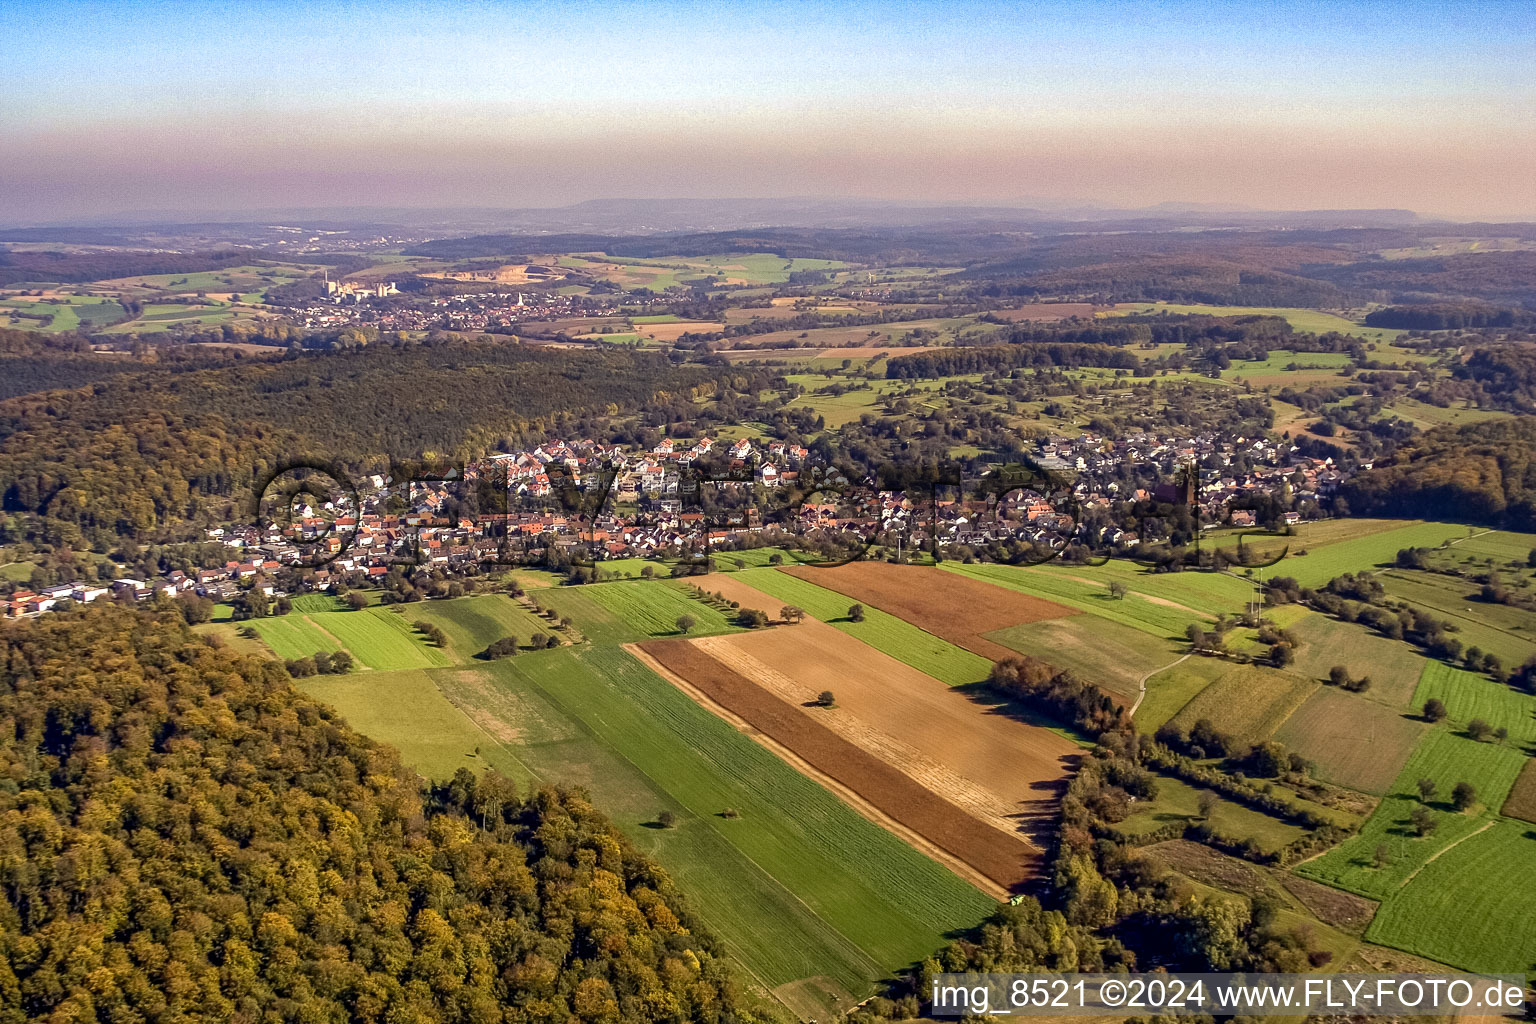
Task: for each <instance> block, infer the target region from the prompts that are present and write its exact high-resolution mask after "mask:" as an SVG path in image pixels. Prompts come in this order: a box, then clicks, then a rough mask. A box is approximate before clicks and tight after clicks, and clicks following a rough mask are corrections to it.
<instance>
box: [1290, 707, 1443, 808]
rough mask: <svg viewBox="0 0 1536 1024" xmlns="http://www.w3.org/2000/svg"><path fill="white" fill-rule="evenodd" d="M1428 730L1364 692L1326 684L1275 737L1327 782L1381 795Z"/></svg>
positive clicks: (1297, 710)
mask: <svg viewBox="0 0 1536 1024" xmlns="http://www.w3.org/2000/svg"><path fill="white" fill-rule="evenodd" d="M1424 730H1425V726H1424V725H1423V723H1421V722H1418V721H1415V720H1414V719H1412V718H1408V717H1406V716H1405V715H1403V714H1401V713H1400V712H1399V711H1398V710H1394V709H1392V708H1389V707H1386V706H1385V705H1382V704H1378V703H1376V702H1374V701H1371V700H1367V699H1366V696H1365V695H1363V694H1354V693H1348V692H1346V691H1344V690H1339V689H1336V688H1334V687H1331V686H1325V687H1323V688H1321V689H1319V690H1318V691H1316V692H1315V693H1313V694H1312V696H1310V697H1308V698H1307V699H1306V701H1304V702H1303V703H1302V705H1301V706H1300V707H1299V708H1297V709H1296V710H1295V712H1293V713H1292V714H1291V716H1290V717H1289V718H1287V719H1286V720H1285V724H1283V725H1282V726H1281V727H1280V728H1279V729H1278V730H1277V731H1276V732H1275V739H1276V740H1278V741H1279V742H1281V743H1283V744H1285V746H1286V749H1288V750H1291V751H1293V752H1294V753H1297V754H1300V755H1301V756H1302V757H1305V758H1306V759H1307V760H1309V761H1312V762H1313V763H1315V764H1316V765H1317V771H1316V774H1317V777H1318V778H1320V779H1322V780H1323V781H1324V782H1331V783H1332V784H1333V785H1335V786H1343V787H1345V788H1347V789H1353V790H1358V791H1359V792H1361V793H1369V794H1371V795H1372V796H1383V795H1385V794H1386V792H1387V791H1388V790H1389V789H1391V788H1392V783H1393V781H1394V780H1395V779H1396V778H1397V776H1398V773H1399V772H1400V771H1401V770H1402V767H1403V762H1405V761H1406V760H1407V759H1408V755H1409V754H1411V753H1412V752H1413V748H1414V747H1415V745H1417V744H1418V742H1419V740H1420V739H1421V738H1422V736H1423V733H1424Z"/></svg>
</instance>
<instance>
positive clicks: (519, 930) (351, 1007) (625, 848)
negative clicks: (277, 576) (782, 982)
mask: <svg viewBox="0 0 1536 1024" xmlns="http://www.w3.org/2000/svg"><path fill="white" fill-rule="evenodd" d="M0 637H3V644H4V654H5V664H4V668H3V672H0V724H3V728H0V891H3V893H4V897H3V900H0V1021H3V1022H5V1024H20V1022H23V1021H30V1020H40V1019H48V1020H57V1021H65V1020H68V1021H101V1022H114V1024H115V1022H125V1021H143V1022H171V1021H177V1022H192V1021H221V1022H224V1021H235V1022H242V1024H243V1022H255V1021H263V1022H266V1021H271V1022H278V1021H282V1022H289V1021H292V1022H304V1024H319V1022H336V1024H341V1022H347V1021H390V1022H397V1021H398V1022H408V1021H410V1022H414V1021H423V1022H425V1021H442V1022H465V1024H469V1022H474V1024H493V1022H550V1024H555V1022H559V1024H568V1022H572V1021H577V1020H580V1021H589V1022H599V1021H669V1022H685V1021H686V1022H700V1024H715V1022H722V1021H734V1020H737V1019H744V1020H747V1021H750V1020H751V1017H750V1015H741V1014H739V1013H738V1011H737V1010H736V1009H735V997H734V995H733V992H732V986H731V981H730V979H729V977H728V975H727V972H726V970H725V967H724V965H723V963H722V961H721V960H720V959H719V957H718V955H717V953H716V951H715V949H714V945H713V943H712V941H711V940H710V939H709V937H708V936H707V935H705V934H703V933H701V931H700V928H699V925H698V923H697V922H696V921H695V920H694V919H693V918H692V916H691V915H690V913H689V911H688V910H687V908H686V907H685V906H684V905H683V904H682V902H681V899H680V897H679V895H678V893H677V891H676V889H675V888H674V886H673V884H672V882H671V880H670V879H669V878H668V877H667V876H666V875H665V874H664V873H663V872H662V871H661V870H660V869H659V868H657V867H656V866H655V865H654V864H652V863H651V862H650V861H648V860H647V859H646V858H645V857H643V856H641V855H640V854H639V853H637V852H636V851H635V850H634V849H633V848H632V847H631V846H630V845H629V844H628V842H627V841H626V840H625V839H624V838H623V837H622V836H621V835H620V834H619V833H618V832H616V831H615V830H614V829H613V828H612V827H611V826H610V825H609V824H608V822H607V821H606V820H605V819H604V818H603V817H602V816H601V815H599V814H598V813H597V812H596V811H594V810H593V809H592V807H591V806H590V804H589V803H588V802H587V800H586V799H585V797H583V796H582V795H580V794H577V793H571V792H562V791H558V790H553V789H542V790H539V791H536V792H533V793H531V794H521V793H518V792H516V790H515V788H514V787H513V786H512V785H511V784H510V783H508V782H507V781H506V780H504V779H502V778H500V777H499V776H497V775H495V774H494V773H489V774H486V775H484V776H481V777H480V778H478V779H476V778H475V777H474V776H473V775H471V773H470V772H468V771H467V770H461V771H460V773H459V774H458V775H457V776H456V777H455V778H454V779H453V780H452V781H451V782H450V783H447V784H445V785H442V786H439V787H437V788H435V789H423V788H422V786H421V785H420V783H419V781H418V780H417V779H416V778H415V777H414V776H412V775H410V774H409V773H408V772H407V771H405V770H404V769H403V768H402V766H401V764H400V761H399V758H398V755H397V754H396V753H395V752H394V751H393V750H392V749H391V748H388V747H384V746H380V745H379V744H376V743H374V742H373V741H371V740H369V739H367V738H365V737H363V736H360V735H359V734H357V733H355V732H353V731H352V730H351V729H350V728H348V727H347V725H346V724H345V723H343V722H342V721H341V720H340V719H338V718H337V716H336V714H335V712H333V711H332V710H331V709H330V708H328V707H326V706H325V705H322V704H319V703H316V702H315V701H313V700H311V699H309V698H307V697H305V696H303V695H301V694H299V693H298V692H297V691H295V690H294V689H293V688H292V687H291V686H290V685H289V682H288V677H287V673H286V672H285V671H284V670H283V668H282V666H281V664H279V663H277V662H274V661H265V660H261V659H256V658H250V657H243V656H239V655H236V654H234V653H232V652H231V651H230V650H229V649H226V648H222V647H220V646H218V645H216V644H214V643H211V642H209V641H207V640H205V639H203V638H201V637H197V636H194V635H193V634H191V633H190V632H189V631H188V630H187V629H186V627H185V626H183V625H182V623H181V617H180V615H179V613H176V612H173V611H159V612H156V611H150V610H129V609H125V608H120V607H93V608H91V609H90V610H89V611H79V612H72V613H65V614H55V615H50V616H47V617H46V618H44V619H40V620H36V621H33V622H28V623H24V624H17V625H9V626H7V627H5V628H4V632H3V633H0Z"/></svg>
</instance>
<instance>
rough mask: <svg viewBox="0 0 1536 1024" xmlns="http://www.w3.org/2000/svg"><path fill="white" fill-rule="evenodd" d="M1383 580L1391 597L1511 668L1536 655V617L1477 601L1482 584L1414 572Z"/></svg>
mask: <svg viewBox="0 0 1536 1024" xmlns="http://www.w3.org/2000/svg"><path fill="white" fill-rule="evenodd" d="M1379 579H1380V580H1381V583H1382V586H1384V587H1386V590H1387V595H1388V596H1389V597H1395V598H1399V599H1401V600H1404V601H1407V602H1409V603H1410V604H1414V605H1417V606H1419V607H1420V608H1424V609H1425V610H1427V611H1429V612H1431V613H1433V614H1434V615H1435V617H1436V618H1440V619H1444V620H1447V621H1449V622H1450V623H1452V624H1453V625H1455V626H1456V627H1457V629H1458V632H1457V634H1456V639H1458V640H1460V641H1461V642H1462V644H1463V645H1465V646H1467V647H1480V648H1482V649H1483V650H1484V651H1486V652H1489V653H1491V654H1495V655H1497V656H1498V657H1499V659H1500V660H1501V661H1503V662H1504V665H1505V666H1506V667H1508V668H1513V667H1515V666H1517V665H1519V664H1520V663H1521V662H1523V661H1525V660H1526V659H1527V658H1529V657H1530V656H1531V655H1532V654H1536V613H1533V612H1528V611H1526V610H1524V609H1523V608H1514V607H1511V606H1509V605H1502V604H1494V603H1492V602H1488V601H1482V600H1478V599H1476V597H1474V596H1473V595H1475V594H1476V593H1477V591H1478V584H1475V583H1473V582H1471V581H1470V580H1465V579H1459V578H1457V577H1454V576H1442V575H1439V574H1437V573H1430V572H1420V571H1417V570H1412V569H1392V570H1390V571H1388V572H1384V573H1382V574H1380V576H1379Z"/></svg>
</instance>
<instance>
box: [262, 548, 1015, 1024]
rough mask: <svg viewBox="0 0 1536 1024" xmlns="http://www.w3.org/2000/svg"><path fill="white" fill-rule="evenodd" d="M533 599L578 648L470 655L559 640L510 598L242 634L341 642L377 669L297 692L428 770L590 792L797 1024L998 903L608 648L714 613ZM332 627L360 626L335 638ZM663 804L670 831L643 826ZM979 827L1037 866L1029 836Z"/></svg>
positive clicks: (298, 642)
mask: <svg viewBox="0 0 1536 1024" xmlns="http://www.w3.org/2000/svg"><path fill="white" fill-rule="evenodd" d="M730 578H731V577H722V579H730ZM533 595H534V598H535V599H536V600H537V601H538V602H539V603H540V604H541V605H543V606H544V607H547V608H551V609H553V610H555V611H556V613H557V614H559V615H562V616H569V617H571V618H572V619H573V621H574V627H575V631H576V632H577V633H578V634H579V635H580V636H581V637H583V638H585V639H584V640H583V641H582V642H580V643H578V644H575V645H572V644H569V643H567V644H565V645H564V646H561V647H558V648H555V649H550V650H545V651H536V652H531V653H530V652H524V653H520V654H518V655H516V656H515V657H512V658H508V659H504V660H499V661H489V662H487V661H483V660H480V659H479V658H477V657H476V655H477V654H478V653H479V652H480V651H481V650H483V649H484V647H485V646H486V645H487V644H488V643H489V640H490V639H496V638H499V637H500V636H507V635H513V636H517V637H518V638H519V639H520V640H523V641H525V642H526V640H527V639H528V638H529V637H531V636H532V635H533V632H535V631H538V630H543V631H544V632H546V633H551V634H555V633H559V632H560V631H559V630H555V629H554V628H553V626H552V625H551V624H550V623H549V621H548V620H547V619H544V618H541V617H539V616H536V615H534V614H533V613H532V612H530V611H529V610H528V609H527V608H526V607H524V606H522V605H520V604H519V603H517V602H515V601H513V600H511V599H510V598H507V597H505V596H503V595H483V596H476V597H466V598H459V599H455V600H443V601H427V602H420V603H416V604H412V605H410V606H408V607H406V610H405V612H404V613H402V614H396V613H395V612H393V611H391V610H390V607H391V606H383V607H379V606H375V607H370V608H367V609H364V610H362V611H340V610H334V609H335V604H334V603H333V602H330V601H329V599H320V600H306V603H305V604H304V605H302V606H301V607H302V608H303V610H302V611H301V610H300V608H296V609H295V611H294V612H292V613H290V614H289V615H287V616H282V617H277V618H270V619H262V620H254V625H256V626H257V628H258V629H259V630H260V632H261V635H262V637H263V638H267V637H269V636H270V637H271V638H272V641H271V642H272V643H273V644H274V648H275V647H276V646H277V645H285V651H287V652H291V653H284V652H282V651H279V652H277V653H279V654H282V655H283V656H294V657H298V656H303V655H306V654H311V653H313V652H314V650H315V649H317V648H320V647H321V641H325V643H326V644H328V645H331V646H329V647H326V648H324V649H339V641H337V640H332V639H330V637H341V636H344V637H345V638H346V641H347V644H348V649H349V650H352V651H353V653H354V655H355V656H356V657H357V658H358V659H359V661H360V662H361V663H363V664H366V665H369V666H370V668H369V669H368V670H361V671H358V672H356V673H354V674H352V675H348V676H316V677H310V678H308V679H304V680H300V681H299V684H300V685H301V686H302V687H303V688H304V689H306V690H308V691H309V692H311V693H313V694H314V695H315V696H317V697H319V698H320V699H322V700H325V701H327V702H330V703H332V704H334V705H335V706H336V707H337V708H338V709H339V710H340V711H341V712H342V714H343V715H344V716H346V717H347V718H348V719H349V721H352V722H353V724H355V725H357V726H358V727H359V728H361V729H363V730H364V731H365V732H367V733H368V734H369V735H372V736H374V737H376V738H378V739H380V740H384V741H386V742H389V743H391V744H393V745H395V746H397V747H398V748H399V749H400V750H401V751H402V754H403V755H404V757H405V758H406V761H407V763H408V764H410V765H412V766H413V767H415V768H416V770H418V771H420V772H422V773H423V774H425V775H428V776H429V777H432V778H437V779H444V778H447V777H449V776H451V775H452V774H453V772H454V771H455V770H457V769H458V768H461V767H463V768H469V769H471V770H477V771H478V770H484V769H486V768H495V769H496V770H497V771H499V772H500V773H501V774H503V775H505V776H506V777H508V778H510V779H513V780H517V781H519V782H525V783H529V784H545V783H553V782H560V783H563V784H567V785H577V786H582V787H584V788H585V789H586V791H587V792H589V793H590V794H591V795H592V798H593V799H594V800H595V801H597V802H598V804H599V805H600V806H602V807H603V808H604V810H605V811H606V813H608V814H609V815H610V816H611V817H612V818H613V819H614V821H615V823H616V824H617V825H618V826H619V827H620V828H621V829H622V830H623V831H624V832H625V833H626V834H627V835H628V837H629V838H630V840H631V841H632V842H634V843H635V844H636V845H637V846H639V847H641V848H642V849H644V850H646V851H647V852H648V853H650V854H651V855H653V856H654V857H656V859H657V860H658V861H659V862H660V863H661V864H662V865H663V867H665V868H666V869H667V870H668V871H669V872H670V873H671V874H672V875H673V876H674V877H675V878H677V879H678V881H679V883H680V884H683V885H685V886H686V887H687V890H688V892H689V894H690V897H691V898H692V899H693V900H694V902H695V904H696V905H697V907H698V908H699V910H700V911H701V912H702V913H704V914H706V915H708V918H709V920H710V922H711V927H712V929H713V930H714V931H715V933H716V934H718V935H719V936H720V937H721V939H722V941H723V943H724V945H725V946H726V948H727V950H728V951H729V952H730V954H731V956H732V957H733V959H734V960H735V961H736V962H737V963H738V964H739V965H740V966H741V968H742V970H743V971H744V974H745V976H746V977H747V978H748V979H749V980H750V981H751V982H752V984H753V985H754V986H756V987H757V988H758V989H759V990H760V992H761V994H762V996H763V997H765V998H772V999H775V1000H776V1001H778V1002H780V1003H782V1004H784V1005H785V1006H787V1007H789V1008H790V1009H791V1010H793V1011H794V1012H796V1013H797V1014H800V1015H801V1016H803V1017H811V1016H817V1015H822V1014H827V1013H832V1012H835V1011H836V1010H837V1009H838V1008H840V1007H841V1008H846V1007H848V1006H850V1005H851V1004H852V1003H853V1002H855V1001H857V1000H858V999H862V998H863V997H864V996H866V995H868V994H869V993H870V992H871V991H872V989H873V986H874V984H875V982H876V981H877V980H878V979H880V978H882V977H884V976H886V975H887V973H888V972H890V971H891V970H893V969H895V968H896V967H898V966H900V965H903V964H907V963H911V962H913V961H915V960H918V959H921V958H922V957H924V956H926V955H928V954H929V953H930V952H931V951H932V950H933V949H934V948H936V947H937V946H938V945H939V944H940V943H941V942H942V940H943V934H944V933H945V932H946V931H949V930H951V929H957V928H965V927H969V926H970V925H973V924H975V923H976V922H977V921H979V920H980V919H981V918H982V917H983V916H984V915H985V914H986V913H987V912H988V910H989V909H990V908H991V907H992V906H993V905H994V895H992V894H989V892H991V893H994V894H995V892H996V891H997V890H995V889H993V887H992V886H991V885H990V884H989V885H988V886H987V888H988V890H989V892H983V891H982V889H980V888H978V887H977V885H976V884H973V883H972V882H970V881H967V880H966V879H965V878H962V877H960V876H959V875H957V874H955V873H954V871H952V870H950V869H949V868H947V867H945V866H944V865H943V864H941V863H940V862H939V861H937V860H935V859H934V858H933V857H931V856H928V855H926V854H925V853H923V852H922V851H920V850H919V849H916V848H914V846H913V845H912V844H911V843H909V842H907V841H906V840H905V839H904V838H902V837H901V836H899V835H896V834H894V833H893V832H891V831H890V830H889V829H887V828H884V827H882V826H880V825H877V824H875V823H873V822H871V821H870V820H868V818H866V817H865V816H864V815H863V814H861V813H860V812H859V811H858V810H856V809H854V808H853V807H851V806H850V805H849V804H848V803H847V802H846V801H845V800H844V799H842V798H840V797H839V796H838V795H836V794H834V793H833V792H831V791H829V790H828V789H827V788H825V787H823V786H822V785H819V784H818V783H817V782H816V781H814V780H812V779H811V778H809V777H807V776H806V775H805V774H803V773H802V772H800V771H798V770H796V769H795V768H794V767H791V766H790V765H789V764H787V763H786V762H785V761H783V760H782V759H780V758H779V757H777V756H775V755H774V754H773V753H772V752H770V751H768V750H766V749H764V748H763V747H762V746H760V745H759V744H757V743H755V742H754V741H753V740H752V739H750V738H748V737H747V736H745V735H743V734H742V733H740V732H739V731H737V730H736V729H735V728H734V727H733V726H732V725H731V724H730V723H728V722H726V721H724V720H722V719H721V718H719V717H718V716H717V715H715V714H712V713H711V712H709V711H707V710H705V709H704V708H702V707H700V706H699V705H698V704H697V703H696V702H695V701H694V700H693V699H692V698H690V697H689V696H688V695H687V694H685V693H683V692H682V691H680V690H679V689H677V688H676V687H675V686H674V685H672V684H671V683H669V682H667V681H665V680H664V679H662V678H661V677H659V676H658V675H657V674H656V673H655V672H653V671H651V670H650V669H648V668H647V667H646V666H645V665H644V664H642V663H641V662H640V661H639V660H637V659H636V658H635V657H633V656H631V655H630V654H628V653H626V652H625V651H624V650H623V649H622V647H621V646H620V645H621V644H624V643H633V642H640V641H647V640H650V639H653V638H654V637H655V636H657V635H675V633H676V627H675V625H674V624H673V622H672V620H673V619H675V617H676V616H677V614H679V613H680V612H686V613H688V614H689V615H691V616H693V617H695V618H696V619H697V620H698V621H699V622H700V623H708V624H710V626H711V627H712V628H714V629H716V630H718V631H720V632H732V631H733V630H734V627H732V626H731V625H729V624H728V623H727V622H726V621H725V619H724V617H723V616H722V615H721V614H720V612H719V611H718V609H713V608H711V606H709V605H707V604H705V603H704V602H701V601H696V600H692V599H690V598H689V597H688V596H687V591H686V590H685V589H683V588H682V587H681V585H679V584H675V583H670V582H662V581H657V582H654V583H623V582H620V583H604V584H595V585H591V586H586V587H580V588H544V589H540V590H537V591H534V592H533ZM338 619H352V620H355V622H356V623H357V624H356V625H355V626H353V627H352V628H351V629H343V630H342V631H340V632H337V631H335V630H334V629H333V628H332V627H333V626H334V624H335V621H336V620H338ZM417 619H422V620H425V621H430V622H433V623H435V624H437V625H439V626H440V628H442V630H443V631H444V633H445V634H446V635H447V637H448V644H447V646H445V647H443V648H436V647H433V646H431V645H430V644H429V643H428V642H427V641H426V638H425V637H423V636H421V635H420V634H418V633H416V632H415V631H414V630H412V629H411V628H410V623H411V622H414V621H415V620H417ZM381 638H382V640H381ZM399 643H404V644H405V645H407V646H408V648H409V649H410V658H409V659H407V658H406V657H405V656H404V654H403V653H402V651H401V650H400V649H399V648H398V644H399ZM962 653H964V652H962ZM370 659H371V660H370ZM406 660H410V661H414V662H417V664H415V665H408V666H401V664H400V663H401V662H402V661H406ZM422 663H425V664H422ZM727 809H729V810H730V811H731V812H732V814H731V816H729V817H726V816H724V815H723V812H724V811H726V810H727ZM664 811H665V812H668V813H670V814H671V815H674V816H675V817H676V819H677V823H676V825H675V827H673V828H658V827H656V823H657V817H658V815H660V814H661V813H662V812H664ZM976 827H977V828H985V829H986V830H987V831H989V832H991V833H993V834H995V835H996V836H997V837H998V840H999V842H1000V843H1001V844H1012V845H1013V846H1015V847H1017V848H1018V849H1019V850H1020V851H1022V852H1023V855H1024V856H1025V857H1028V856H1030V855H1031V850H1030V849H1029V847H1028V846H1027V845H1025V844H1024V843H1023V842H1021V841H1019V840H1016V839H1013V838H1010V837H1009V836H1006V835H1004V834H1003V833H1002V832H1001V831H999V830H996V829H992V828H990V827H989V826H982V825H979V824H978V825H977V826H976ZM1022 874H1023V870H1022V869H1021V871H1020V875H1021V877H1022Z"/></svg>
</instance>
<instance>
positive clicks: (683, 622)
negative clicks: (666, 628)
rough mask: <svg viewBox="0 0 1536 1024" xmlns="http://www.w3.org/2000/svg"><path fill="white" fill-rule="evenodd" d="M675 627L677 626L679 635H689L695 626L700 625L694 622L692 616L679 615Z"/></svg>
mask: <svg viewBox="0 0 1536 1024" xmlns="http://www.w3.org/2000/svg"><path fill="white" fill-rule="evenodd" d="M673 625H675V626H677V631H678V632H679V633H687V632H688V631H689V630H691V629H692V628H693V627H694V626H696V625H698V623H697V622H696V621H694V618H693V616H692V615H679V616H678V617H677V621H676V622H675V623H673Z"/></svg>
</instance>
